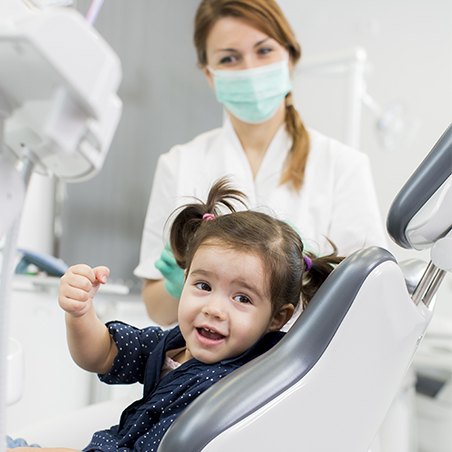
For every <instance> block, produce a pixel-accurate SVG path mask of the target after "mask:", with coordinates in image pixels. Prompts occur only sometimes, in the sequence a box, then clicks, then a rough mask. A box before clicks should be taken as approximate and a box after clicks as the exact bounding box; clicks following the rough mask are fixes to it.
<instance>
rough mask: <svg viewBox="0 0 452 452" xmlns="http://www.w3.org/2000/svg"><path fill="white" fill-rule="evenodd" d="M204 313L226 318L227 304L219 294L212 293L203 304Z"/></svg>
mask: <svg viewBox="0 0 452 452" xmlns="http://www.w3.org/2000/svg"><path fill="white" fill-rule="evenodd" d="M202 311H203V314H204V315H207V316H209V317H215V318H218V319H224V318H225V317H226V311H225V304H224V301H223V300H222V298H221V297H220V296H218V295H211V296H210V297H209V300H208V301H207V302H206V303H205V305H204V306H203V310H202Z"/></svg>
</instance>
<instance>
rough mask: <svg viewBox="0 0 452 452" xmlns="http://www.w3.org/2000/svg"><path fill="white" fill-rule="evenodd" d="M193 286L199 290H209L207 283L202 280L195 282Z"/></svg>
mask: <svg viewBox="0 0 452 452" xmlns="http://www.w3.org/2000/svg"><path fill="white" fill-rule="evenodd" d="M195 287H196V288H197V289H199V290H205V291H207V292H210V290H211V289H210V286H209V284H207V283H206V282H202V281H201V282H198V283H196V284H195Z"/></svg>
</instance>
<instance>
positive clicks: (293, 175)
mask: <svg viewBox="0 0 452 452" xmlns="http://www.w3.org/2000/svg"><path fill="white" fill-rule="evenodd" d="M223 17H235V18H238V19H242V20H244V21H246V22H248V23H250V24H251V25H252V26H253V27H255V28H256V29H258V30H260V31H262V32H263V33H265V34H266V35H267V36H270V37H271V38H272V39H274V40H275V41H277V42H278V43H279V44H280V45H282V46H283V47H284V48H285V49H286V50H287V51H288V53H289V56H290V59H291V62H292V64H293V65H295V64H296V63H297V62H298V60H299V59H300V57H301V47H300V44H299V43H298V41H297V40H296V38H295V35H294V33H293V31H292V28H291V27H290V25H289V23H288V22H287V19H286V18H285V16H284V14H283V12H282V11H281V8H280V7H279V6H278V4H277V3H276V2H275V1H274V0H202V1H201V3H200V5H199V7H198V10H197V13H196V17H195V32H194V43H195V47H196V52H197V57H198V64H199V65H200V67H205V66H207V52H206V45H207V44H206V43H207V37H208V35H209V33H210V30H211V29H212V27H213V26H214V24H215V23H216V22H217V21H218V20H219V19H221V18H223ZM285 121H286V129H287V131H288V133H289V134H290V136H291V137H292V147H291V149H290V153H289V159H288V161H287V162H286V168H285V170H284V173H283V174H282V177H281V184H284V183H287V182H289V183H290V184H291V185H292V186H293V187H294V188H295V189H296V190H299V189H300V188H301V186H302V184H303V179H304V173H305V168H306V161H307V158H308V154H309V146H310V142H309V134H308V132H307V130H306V128H305V126H304V124H303V122H302V120H301V118H300V115H299V114H298V111H297V110H296V109H295V107H294V105H293V100H292V93H289V94H288V95H287V96H286V119H285Z"/></svg>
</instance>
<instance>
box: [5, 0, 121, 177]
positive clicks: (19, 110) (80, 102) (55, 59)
mask: <svg viewBox="0 0 452 452" xmlns="http://www.w3.org/2000/svg"><path fill="white" fill-rule="evenodd" d="M0 67H1V77H0V113H1V112H2V110H6V112H4V116H6V122H5V130H4V142H5V144H6V146H7V147H8V148H9V149H10V150H12V151H13V152H14V153H15V154H16V155H17V156H18V157H21V156H22V153H23V149H24V148H28V149H31V150H32V152H33V156H34V158H35V159H36V161H35V162H34V163H35V164H36V169H37V170H38V171H40V172H42V173H45V174H53V175H55V176H57V177H59V178H61V179H64V180H68V181H74V180H84V179H87V178H89V177H91V176H93V175H94V174H96V173H97V172H98V171H99V170H100V168H101V167H102V165H103V162H104V159H105V156H106V153H107V151H108V148H109V146H110V143H111V140H112V137H113V135H114V132H115V130H116V127H117V124H118V121H119V118H120V115H121V110H122V103H121V101H120V100H119V98H118V96H117V95H116V91H117V89H118V86H119V83H120V80H121V65H120V61H119V59H118V57H117V55H116V54H115V53H114V51H113V50H112V49H111V47H110V46H109V45H108V44H107V43H106V42H105V41H104V39H103V38H102V37H101V36H100V35H99V34H98V33H97V32H96V30H95V29H94V28H93V27H91V26H90V24H88V23H87V22H86V20H85V19H84V18H83V17H82V16H81V15H80V14H79V13H78V12H77V11H75V10H73V9H71V8H56V7H55V8H48V9H42V10H41V9H35V8H32V7H31V6H30V5H26V4H25V3H23V2H10V1H7V2H5V1H3V2H1V3H0Z"/></svg>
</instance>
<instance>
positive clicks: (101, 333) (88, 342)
mask: <svg viewBox="0 0 452 452" xmlns="http://www.w3.org/2000/svg"><path fill="white" fill-rule="evenodd" d="M109 273H110V271H109V269H108V268H107V267H95V268H91V267H89V266H88V265H84V264H79V265H74V266H72V267H70V268H69V269H68V271H67V272H66V273H65V274H64V275H63V276H62V278H61V281H60V291H59V297H58V302H59V304H60V306H61V308H62V309H63V310H64V311H66V329H67V341H68V346H69V351H70V352H71V356H72V358H73V360H74V361H75V362H76V363H77V364H78V365H79V366H80V367H82V368H83V369H85V370H88V371H91V372H96V373H100V374H104V373H106V372H108V371H109V370H110V368H111V366H112V365H113V360H114V358H115V356H116V354H117V353H118V349H117V347H116V344H115V343H114V342H113V340H112V338H111V337H110V334H109V332H108V329H107V327H106V326H105V325H104V324H103V323H102V322H101V321H100V320H99V319H98V317H97V315H96V311H95V309H94V307H93V298H94V295H95V294H96V292H97V290H98V288H99V285H100V284H104V283H105V282H106V281H107V278H108V276H109Z"/></svg>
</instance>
